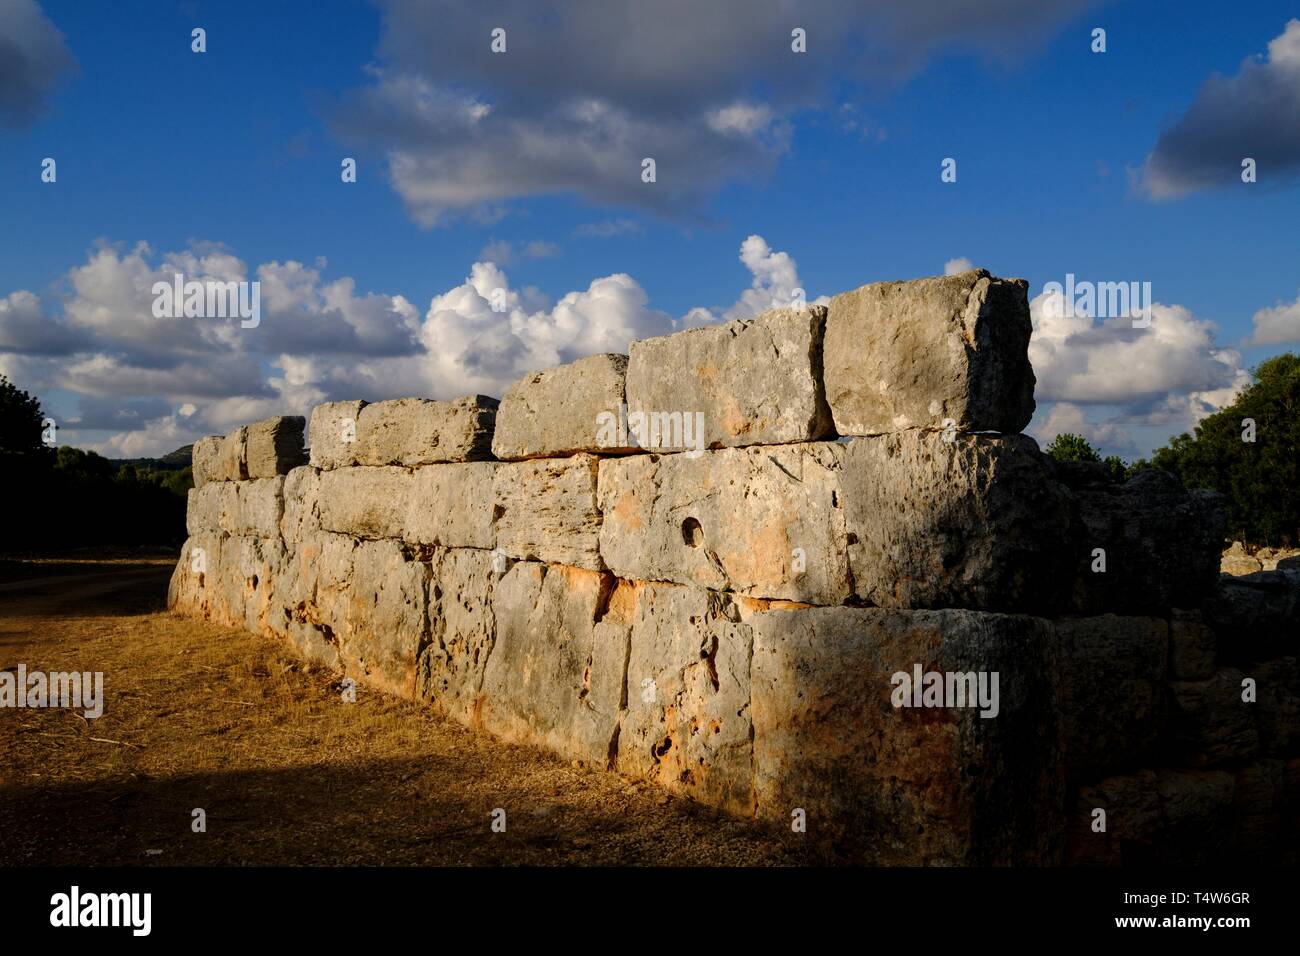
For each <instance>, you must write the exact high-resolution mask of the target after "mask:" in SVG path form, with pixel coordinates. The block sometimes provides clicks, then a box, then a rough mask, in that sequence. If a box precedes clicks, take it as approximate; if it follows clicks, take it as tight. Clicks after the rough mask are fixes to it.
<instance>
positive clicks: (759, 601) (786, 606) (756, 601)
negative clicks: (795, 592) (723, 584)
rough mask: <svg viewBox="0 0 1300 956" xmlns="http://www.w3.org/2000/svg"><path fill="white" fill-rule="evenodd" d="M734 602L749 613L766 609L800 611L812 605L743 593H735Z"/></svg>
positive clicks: (764, 612)
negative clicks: (749, 595) (755, 596)
mask: <svg viewBox="0 0 1300 956" xmlns="http://www.w3.org/2000/svg"><path fill="white" fill-rule="evenodd" d="M736 603H737V604H739V605H740V606H741V609H742V610H743V611H745V612H748V613H751V614H766V613H767V612H768V611H802V610H806V609H807V608H810V607H812V606H813V605H811V604H805V603H804V602H803V601H786V600H782V599H779V598H753V597H745V595H743V594H738V595H736Z"/></svg>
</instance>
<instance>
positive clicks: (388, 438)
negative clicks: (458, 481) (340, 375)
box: [356, 395, 497, 466]
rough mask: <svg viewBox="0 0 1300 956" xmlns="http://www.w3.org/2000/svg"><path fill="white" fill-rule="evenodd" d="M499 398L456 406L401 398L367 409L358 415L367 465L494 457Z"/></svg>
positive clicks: (469, 399) (359, 452) (359, 456)
mask: <svg viewBox="0 0 1300 956" xmlns="http://www.w3.org/2000/svg"><path fill="white" fill-rule="evenodd" d="M496 413H497V400H496V399H495V398H488V397H487V396H485V395H467V396H465V397H464V398H458V399H456V400H455V401H452V402H434V401H429V400H428V399H423V398H398V399H393V400H392V401H388V402H375V403H373V404H370V405H366V406H365V407H364V408H362V409H361V411H360V412H359V413H358V415H357V440H356V446H357V449H356V461H357V463H358V464H361V465H405V466H413V465H429V464H435V463H438V462H448V461H481V460H483V459H486V458H491V457H492V427H493V423H494V421H495V420H496Z"/></svg>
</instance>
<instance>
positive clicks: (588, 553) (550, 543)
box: [492, 455, 605, 571]
mask: <svg viewBox="0 0 1300 956" xmlns="http://www.w3.org/2000/svg"><path fill="white" fill-rule="evenodd" d="M599 461H600V460H599V459H598V458H596V457H595V456H593V455H575V456H573V457H572V458H539V459H535V460H532V461H520V462H512V463H509V464H501V465H498V466H497V468H496V471H495V472H494V474H493V480H492V487H493V497H494V513H495V515H496V538H497V547H498V548H500V549H501V550H502V551H504V552H505V553H506V554H507V555H508V556H510V557H512V558H519V559H521V560H528V561H546V562H551V563H555V564H569V565H572V566H574V567H577V568H586V569H588V570H590V571H602V570H604V568H605V565H604V564H603V563H602V561H601V559H600V524H601V515H600V509H599V508H598V507H597V506H596V476H597V465H598V464H599Z"/></svg>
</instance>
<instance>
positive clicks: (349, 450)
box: [309, 401, 366, 468]
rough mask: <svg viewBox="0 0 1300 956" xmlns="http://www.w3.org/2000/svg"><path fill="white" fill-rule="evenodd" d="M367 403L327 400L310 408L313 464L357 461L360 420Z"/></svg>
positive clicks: (344, 464) (340, 464)
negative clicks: (358, 422) (358, 420)
mask: <svg viewBox="0 0 1300 956" xmlns="http://www.w3.org/2000/svg"><path fill="white" fill-rule="evenodd" d="M365 407H366V403H365V402H356V401H354V402H325V403H324V404H322V405H317V406H316V407H315V408H313V409H312V410H311V428H310V431H309V438H310V441H311V463H312V465H314V466H315V467H317V468H346V467H347V466H349V465H355V464H357V452H358V446H357V419H358V418H360V416H361V409H363V408H365Z"/></svg>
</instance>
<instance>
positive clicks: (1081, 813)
mask: <svg viewBox="0 0 1300 956" xmlns="http://www.w3.org/2000/svg"><path fill="white" fill-rule="evenodd" d="M1098 810H1102V811H1105V814H1106V817H1105V823H1106V827H1105V829H1104V830H1100V829H1097V827H1098V825H1099V823H1100V818H1099V817H1098V816H1097V815H1096V811H1098ZM1161 826H1162V823H1161V817H1160V789H1159V786H1158V784H1157V780H1156V775H1155V772H1154V771H1152V770H1140V771H1138V772H1136V773H1133V774H1127V775H1119V776H1113V777H1107V778H1106V779H1104V780H1100V781H1098V782H1096V783H1093V784H1089V785H1087V786H1084V787H1081V788H1080V789H1079V791H1078V793H1077V795H1076V797H1075V801H1074V810H1073V812H1072V813H1071V814H1070V822H1069V828H1068V830H1067V833H1066V840H1065V862H1066V863H1068V864H1071V865H1084V866H1121V865H1125V864H1127V865H1129V866H1134V865H1137V864H1140V863H1142V862H1144V861H1145V860H1149V859H1150V857H1151V853H1152V847H1153V844H1154V843H1155V842H1156V841H1158V840H1159V839H1160V828H1161Z"/></svg>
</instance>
